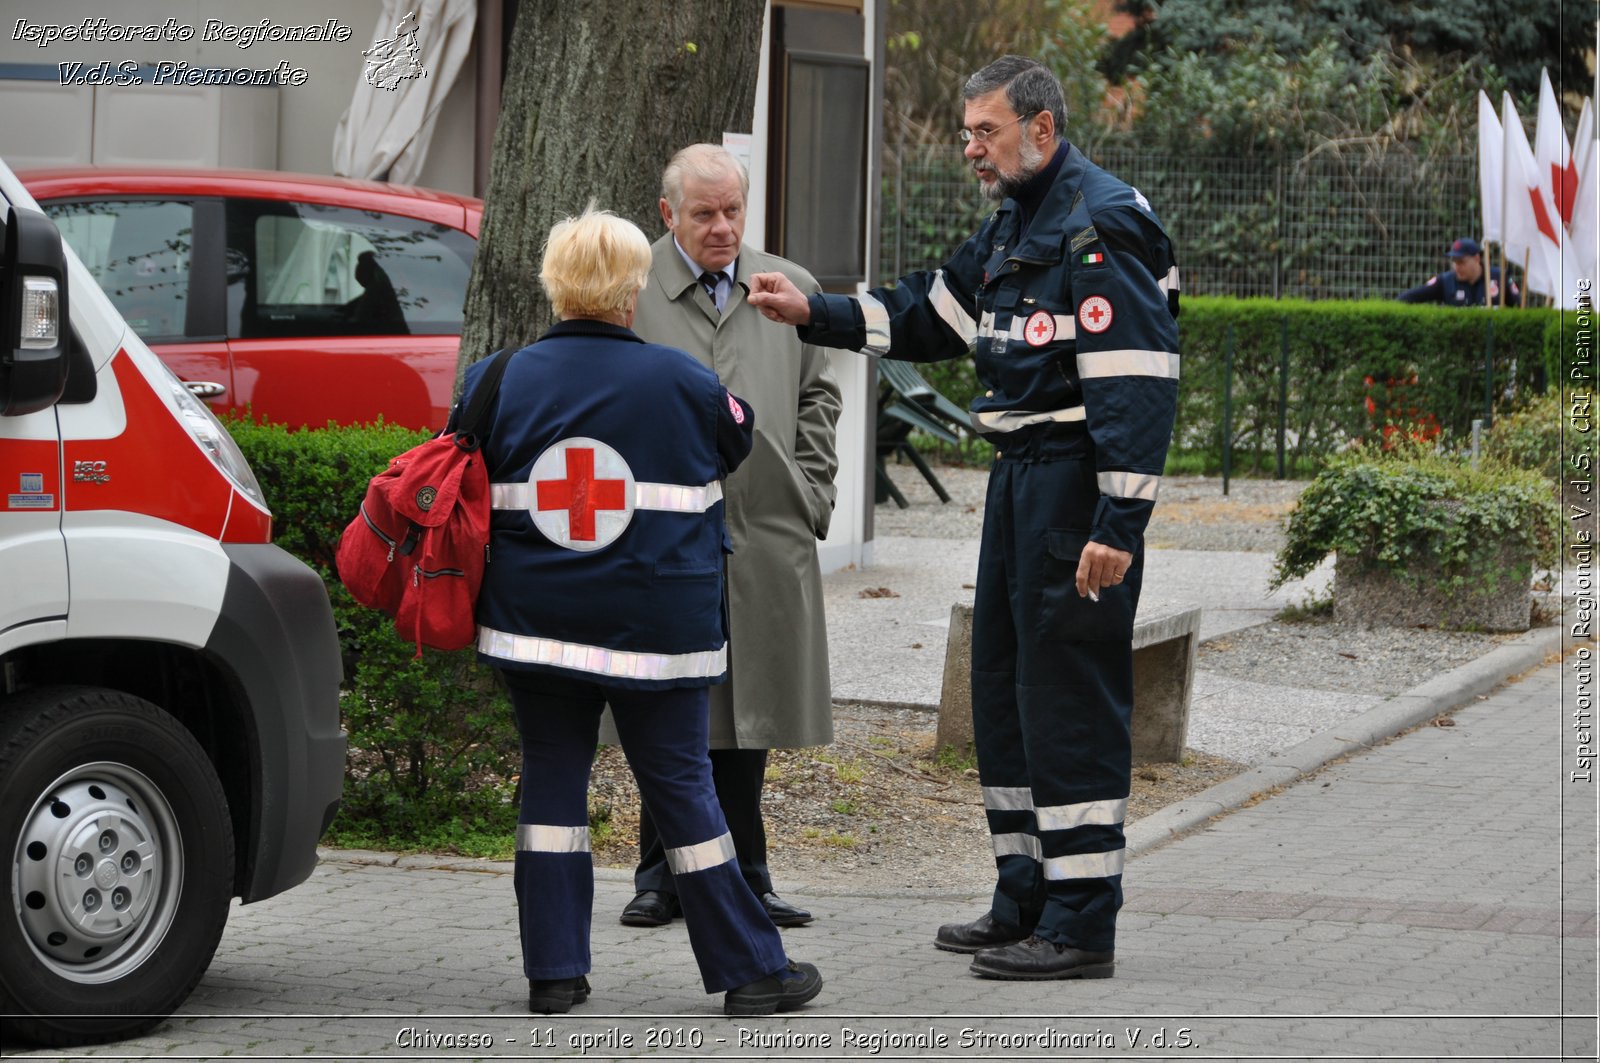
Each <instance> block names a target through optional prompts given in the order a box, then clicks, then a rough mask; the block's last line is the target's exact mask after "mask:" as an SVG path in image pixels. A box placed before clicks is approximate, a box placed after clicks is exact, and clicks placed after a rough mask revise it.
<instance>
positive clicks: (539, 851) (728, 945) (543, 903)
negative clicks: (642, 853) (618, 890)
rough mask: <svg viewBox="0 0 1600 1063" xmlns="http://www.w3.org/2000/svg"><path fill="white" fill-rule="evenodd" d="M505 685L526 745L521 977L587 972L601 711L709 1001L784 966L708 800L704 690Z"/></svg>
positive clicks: (510, 679) (529, 681) (509, 676)
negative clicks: (647, 823) (591, 791)
mask: <svg viewBox="0 0 1600 1063" xmlns="http://www.w3.org/2000/svg"><path fill="white" fill-rule="evenodd" d="M503 674H504V675H505V677H506V685H507V688H508V689H509V691H510V694H511V704H512V708H513V709H514V710H515V712H516V718H517V730H518V732H519V733H520V734H521V739H522V807H521V812H520V815H519V817H518V827H517V856H516V870H515V874H514V883H515V887H516V892H517V908H518V919H519V924H520V927H521V937H522V962H523V969H524V971H525V973H526V975H527V977H529V978H532V979H554V978H573V977H576V976H578V975H581V974H586V973H588V971H589V969H590V957H589V930H590V923H591V920H592V916H593V910H594V861H593V858H592V857H591V856H590V849H589V803H588V788H589V769H590V766H591V765H592V764H593V762H594V751H595V746H596V744H597V742H598V739H599V731H600V713H601V710H602V709H603V708H604V707H605V705H606V703H607V702H609V703H610V705H611V711H612V716H613V718H614V719H615V720H616V724H617V735H618V737H619V738H620V739H621V740H622V750H623V752H624V753H625V754H626V755H627V757H628V764H629V766H630V767H631V768H632V769H633V774H634V778H636V779H637V780H638V781H639V791H640V793H642V794H643V795H644V798H645V800H647V801H649V802H650V807H652V808H654V809H655V810H656V820H657V824H658V829H659V830H660V833H661V838H662V841H663V843H664V845H665V848H666V859H667V860H668V861H669V862H670V863H671V864H672V866H673V867H675V868H678V869H679V870H678V874H677V877H676V883H677V887H678V899H679V902H680V903H681V904H682V906H683V916H684V922H685V924H686V926H687V928H688V932H689V946H690V948H691V949H692V950H693V951H694V958H695V962H696V963H697V964H698V965H699V968H700V977H701V980H702V982H703V983H704V984H705V988H706V992H708V993H716V992H721V991H722V990H725V989H733V988H736V987H738V986H742V985H746V984H748V983H750V982H753V981H756V980H757V979H759V978H762V977H764V976H766V975H769V974H771V973H773V972H774V971H777V970H778V969H780V968H781V967H783V965H784V963H785V962H786V957H785V955H784V950H783V941H782V939H781V938H780V937H779V935H778V928H777V927H775V926H773V925H772V920H771V918H769V917H768V915H767V912H766V909H765V908H764V907H763V906H762V904H761V901H760V899H759V898H757V896H756V895H755V894H754V893H752V892H750V888H749V887H748V886H746V885H745V883H744V879H743V878H742V877H741V876H740V874H739V870H738V867H737V865H736V863H735V861H734V858H733V842H732V840H731V839H730V838H729V837H728V827H727V824H726V823H725V822H724V821H723V818H722V809H721V808H720V807H718V805H717V797H716V793H715V791H714V790H713V789H712V785H711V765H710V762H709V761H708V760H707V758H706V741H707V729H708V716H707V712H708V709H707V700H706V689H705V688H704V687H692V688H676V689H667V690H631V689H624V688H620V687H608V686H601V685H598V684H595V683H588V682H582V681H577V680H568V679H564V678H560V677H551V676H544V675H538V674H533V673H519V672H513V671H510V670H505V671H504V673H503Z"/></svg>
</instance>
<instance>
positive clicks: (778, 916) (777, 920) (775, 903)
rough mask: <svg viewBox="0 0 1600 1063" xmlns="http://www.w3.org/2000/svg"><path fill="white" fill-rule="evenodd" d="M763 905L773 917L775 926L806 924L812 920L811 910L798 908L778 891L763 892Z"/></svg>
mask: <svg viewBox="0 0 1600 1063" xmlns="http://www.w3.org/2000/svg"><path fill="white" fill-rule="evenodd" d="M761 907H763V908H765V909H766V910H767V915H769V916H771V917H772V925H773V926H805V925H806V924H807V923H809V922H811V913H810V912H808V911H806V910H805V909H804V908H796V907H795V906H794V905H792V904H790V903H789V902H788V901H786V900H784V899H783V898H782V897H780V896H778V895H777V894H776V893H772V892H767V893H763V894H762V895H761Z"/></svg>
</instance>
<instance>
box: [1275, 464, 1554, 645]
mask: <svg viewBox="0 0 1600 1063" xmlns="http://www.w3.org/2000/svg"><path fill="white" fill-rule="evenodd" d="M1551 488H1552V485H1551V483H1550V481H1549V480H1548V479H1546V478H1545V477H1543V476H1541V475H1540V474H1539V473H1537V472H1533V471H1530V470H1527V469H1519V468H1516V467H1514V466H1511V465H1507V464H1504V463H1502V462H1498V461H1495V460H1492V459H1484V460H1483V461H1481V462H1480V464H1479V465H1478V467H1477V468H1473V467H1472V465H1471V463H1470V460H1469V459H1468V458H1467V457H1465V456H1461V455H1451V454H1443V453H1439V452H1437V451H1433V450H1429V449H1426V448H1423V447H1420V446H1414V445H1401V446H1396V447H1395V448H1393V449H1390V450H1384V449H1382V448H1379V447H1361V448H1357V449H1355V450H1353V451H1351V452H1349V453H1346V454H1341V455H1338V456H1337V457H1335V458H1333V459H1332V460H1331V461H1330V462H1329V463H1328V465H1327V467H1326V468H1325V469H1323V470H1322V472H1320V473H1319V474H1318V475H1317V477H1316V478H1315V479H1314V480H1312V481H1311V483H1310V485H1309V486H1307V487H1306V489H1305V491H1304V492H1302V493H1301V495H1300V501H1299V503H1298V504H1297V505H1296V506H1295V508H1294V510H1292V511H1291V512H1290V514H1289V520H1288V526H1287V531H1286V538H1285V543H1284V546H1283V549H1282V550H1281V551H1280V552H1279V554H1278V556H1277V565H1276V568H1275V570H1274V572H1273V579H1272V586H1273V587H1274V588H1277V587H1281V586H1282V585H1283V584H1284V583H1286V582H1288V581H1289V580H1293V579H1300V578H1302V577H1304V576H1306V575H1307V574H1309V573H1310V572H1311V570H1312V569H1313V568H1315V567H1316V566H1317V565H1318V564H1320V563H1321V562H1322V560H1323V559H1324V558H1325V557H1327V556H1328V554H1330V553H1335V554H1337V555H1338V566H1339V567H1338V574H1337V578H1336V586H1335V609H1336V611H1337V610H1338V609H1339V608H1341V602H1342V601H1343V598H1344V595H1345V593H1346V591H1345V588H1343V587H1341V586H1340V585H1339V584H1342V583H1344V582H1345V581H1346V580H1347V573H1348V574H1349V575H1350V576H1360V577H1361V580H1362V583H1363V586H1365V585H1366V584H1367V583H1369V582H1370V579H1369V577H1371V576H1372V575H1373V574H1387V575H1388V576H1389V577H1391V578H1392V580H1393V583H1394V589H1393V590H1392V591H1391V592H1390V594H1389V598H1390V604H1391V605H1392V606H1393V607H1394V608H1395V609H1399V607H1400V606H1402V605H1406V604H1408V599H1410V600H1414V601H1416V602H1423V603H1426V608H1425V609H1424V612H1423V616H1424V619H1425V620H1426V621H1429V622H1443V623H1445V624H1446V625H1447V626H1461V625H1462V624H1463V623H1465V622H1464V621H1461V620H1459V619H1457V618H1458V617H1461V616H1466V615H1470V614H1471V611H1472V610H1473V609H1474V608H1475V602H1481V601H1483V600H1485V599H1487V598H1489V597H1491V596H1493V595H1497V594H1500V593H1501V592H1502V591H1503V589H1505V588H1512V589H1515V590H1516V591H1517V592H1518V593H1519V594H1520V595H1521V596H1522V602H1523V604H1522V605H1521V607H1520V608H1521V616H1520V623H1521V625H1522V626H1523V627H1526V625H1527V618H1528V610H1527V605H1526V598H1527V592H1528V588H1529V581H1530V577H1531V575H1532V566H1533V565H1535V564H1537V565H1539V566H1541V567H1548V566H1550V565H1552V564H1554V563H1555V561H1556V559H1557V557H1558V552H1559V544H1560V535H1561V510H1560V507H1559V506H1558V505H1557V503H1556V499H1555V493H1554V492H1553V491H1552V489H1551ZM1369 597H1370V595H1369ZM1485 626H1489V625H1485ZM1495 626H1498V625H1495Z"/></svg>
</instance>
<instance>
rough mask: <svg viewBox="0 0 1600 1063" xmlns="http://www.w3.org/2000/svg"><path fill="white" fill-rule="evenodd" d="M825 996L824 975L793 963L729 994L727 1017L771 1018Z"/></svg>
mask: <svg viewBox="0 0 1600 1063" xmlns="http://www.w3.org/2000/svg"><path fill="white" fill-rule="evenodd" d="M820 992H822V975H821V974H819V973H818V972H817V968H816V966H815V965H814V964H810V963H795V962H794V961H793V960H790V961H789V963H788V965H787V966H785V967H784V968H783V970H781V971H779V972H777V973H776V974H769V975H767V976H766V977H765V978H758V979H756V980H755V981H754V982H751V983H750V984H749V985H742V986H740V987H739V988H738V989H730V990H728V995H727V996H725V997H723V998H722V1012H723V1014H725V1015H771V1014H772V1013H773V1012H775V1011H794V1010H795V1009H796V1008H798V1007H799V1006H800V1005H802V1004H804V1003H805V1002H806V1001H808V1000H810V999H811V998H812V997H814V996H816V995H817V994H818V993H820Z"/></svg>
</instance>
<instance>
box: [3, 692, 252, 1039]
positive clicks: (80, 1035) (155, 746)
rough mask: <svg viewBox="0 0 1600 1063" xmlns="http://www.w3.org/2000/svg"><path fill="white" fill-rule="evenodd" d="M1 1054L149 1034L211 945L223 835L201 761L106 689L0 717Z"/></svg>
mask: <svg viewBox="0 0 1600 1063" xmlns="http://www.w3.org/2000/svg"><path fill="white" fill-rule="evenodd" d="M0 853H3V854H4V855H5V856H6V857H7V858H8V859H9V866H8V867H7V868H5V870H4V872H3V873H0V1015H4V1016H6V1017H5V1018H3V1019H0V1040H3V1041H5V1042H7V1043H14V1042H15V1041H16V1040H28V1041H33V1042H36V1043H39V1044H45V1045H72V1044H91V1043H95V1042H99V1041H110V1040H115V1039H117V1038H122V1037H131V1036H134V1035H136V1034H140V1033H143V1032H145V1031H146V1030H149V1029H151V1028H153V1027H154V1026H156V1025H157V1024H158V1023H160V1022H161V1021H162V1020H163V1019H165V1018H166V1017H167V1016H168V1015H170V1014H171V1013H172V1012H173V1011H174V1010H175V1009H176V1008H177V1007H178V1006H179V1005H180V1004H182V1003H183V1001H184V999H185V998H186V997H188V995H189V993H190V991H191V990H192V989H194V987H195V984H196V983H197V982H199V980H200V976H201V975H202V974H204V973H205V969H206V967H207V965H209V964H210V962H211V956H212V954H213V953H215V952H216V949H217V942H218V940H219V939H220V938H221V937H222V927H223V924H224V923H225V922H226V921H227V918H228V904H229V900H230V898H231V896H232V893H233V828H232V824H231V823H230V821H229V818H228V805H227V798H226V797H225V796H224V794H223V791H222V784H221V783H220V782H218V780H217V774H216V772H215V771H214V770H213V769H212V766H211V762H210V760H209V759H208V758H207V757H206V754H205V751H204V750H202V749H201V748H200V745H199V744H198V743H197V742H196V741H195V740H194V738H193V736H191V735H190V734H189V732H188V731H186V730H185V729H184V728H183V726H182V725H181V724H179V723H178V721H177V720H175V719H173V718H172V717H171V716H169V715H168V714H167V713H165V712H163V711H162V710H161V709H160V708H158V707H157V706H155V705H153V704H151V703H150V702H148V701H145V700H143V699H141V698H136V697H133V696H131V695H129V694H125V693H122V692H120V691H113V690H97V689H91V688H85V687H71V688H68V687H54V688H49V689H40V690H33V691H27V692H24V693H23V694H20V695H18V696H16V697H14V698H11V699H8V700H6V701H4V702H0Z"/></svg>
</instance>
